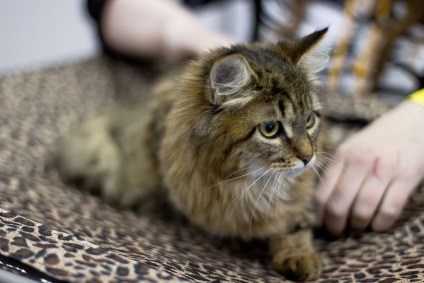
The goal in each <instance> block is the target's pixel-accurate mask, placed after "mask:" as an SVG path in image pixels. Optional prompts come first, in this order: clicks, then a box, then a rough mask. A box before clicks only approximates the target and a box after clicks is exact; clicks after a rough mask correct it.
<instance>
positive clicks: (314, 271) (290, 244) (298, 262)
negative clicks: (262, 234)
mask: <svg viewBox="0 0 424 283" xmlns="http://www.w3.org/2000/svg"><path fill="white" fill-rule="evenodd" d="M270 250H271V254H272V264H273V267H274V269H275V270H276V271H278V272H279V273H281V274H283V275H284V276H285V277H286V278H287V279H290V280H295V281H309V280H315V279H318V278H319V276H320V274H321V258H320V255H319V254H318V252H317V251H316V250H315V248H314V247H313V244H312V231H311V230H310V229H301V230H298V231H296V232H294V233H291V234H288V235H284V236H276V237H273V238H271V239H270Z"/></svg>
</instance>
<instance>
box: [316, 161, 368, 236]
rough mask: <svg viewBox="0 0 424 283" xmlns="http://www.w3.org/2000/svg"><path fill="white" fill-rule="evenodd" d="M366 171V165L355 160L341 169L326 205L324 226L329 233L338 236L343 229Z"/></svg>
mask: <svg viewBox="0 0 424 283" xmlns="http://www.w3.org/2000/svg"><path fill="white" fill-rule="evenodd" d="M368 170H369V166H366V163H364V162H358V161H357V160H353V161H350V162H349V163H348V164H347V166H346V168H344V169H343V172H342V174H341V176H340V178H339V180H338V182H337V185H336V188H335V189H334V190H333V192H332V194H331V195H330V200H331V202H329V203H327V205H326V211H325V215H324V224H325V226H326V228H327V230H328V231H329V232H330V233H332V234H334V235H339V234H340V233H341V232H342V231H343V230H344V229H345V227H346V224H347V219H348V216H349V212H350V208H351V207H352V203H353V200H354V199H355V196H356V194H357V192H358V191H359V189H360V187H361V185H362V182H363V181H364V179H365V177H366V175H367V172H368Z"/></svg>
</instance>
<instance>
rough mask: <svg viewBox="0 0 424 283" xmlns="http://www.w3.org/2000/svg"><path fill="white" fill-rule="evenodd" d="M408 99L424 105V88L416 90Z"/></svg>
mask: <svg viewBox="0 0 424 283" xmlns="http://www.w3.org/2000/svg"><path fill="white" fill-rule="evenodd" d="M408 100H410V101H413V102H416V103H418V104H421V105H422V106H424V88H423V89H420V90H417V91H416V92H414V93H412V94H411V95H409V96H408Z"/></svg>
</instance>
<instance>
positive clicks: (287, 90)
mask: <svg viewBox="0 0 424 283" xmlns="http://www.w3.org/2000/svg"><path fill="white" fill-rule="evenodd" d="M326 31H327V29H322V30H318V31H316V32H314V33H312V34H309V35H307V36H305V37H303V38H301V39H300V40H298V41H295V42H291V43H286V42H280V43H276V44H273V43H258V44H249V45H235V46H233V47H231V48H224V49H220V50H218V51H215V52H212V53H211V54H210V55H209V57H208V58H207V59H206V60H203V61H201V62H200V63H198V64H197V65H195V69H196V68H197V69H196V71H195V72H194V74H195V75H193V73H191V74H190V75H189V76H186V77H185V78H184V79H185V80H186V82H187V84H186V87H187V86H188V87H187V88H186V90H185V91H186V93H188V94H187V96H188V97H189V98H188V100H184V102H182V103H181V104H186V105H185V106H189V110H188V111H186V118H187V119H189V120H190V122H188V123H187V121H185V122H183V123H187V125H190V126H189V127H190V136H189V140H190V144H192V145H193V146H197V147H198V149H197V151H196V152H197V153H196V154H199V155H202V154H206V155H208V154H209V158H210V159H212V160H213V162H215V163H216V164H218V165H217V166H223V167H226V170H227V169H228V170H230V169H231V168H235V167H240V166H243V165H249V164H255V165H257V166H261V167H266V168H272V169H273V170H275V171H285V172H287V174H288V175H296V174H298V173H300V172H301V171H303V170H304V169H305V168H308V167H309V166H311V165H312V164H313V162H314V160H315V155H316V149H317V146H316V142H317V136H318V131H319V123H320V109H321V104H320V102H319V99H318V97H317V95H316V93H315V85H316V84H317V81H316V72H317V71H319V70H320V69H321V68H322V67H323V65H324V64H325V62H326V60H321V59H322V58H321V59H320V60H318V61H319V62H320V63H319V62H318V63H317V60H316V58H314V56H315V55H314V54H313V53H314V52H313V49H314V47H315V45H316V44H317V43H318V42H319V41H320V40H321V39H322V37H323V36H324V34H325V33H326ZM321 57H323V56H322V55H321ZM324 57H326V55H324ZM314 64H315V65H314ZM316 64H318V66H316ZM196 81H197V82H196ZM192 82H195V83H193V84H192ZM199 82H201V84H199ZM190 88H191V89H190ZM200 88H202V89H201V90H200ZM193 93H194V94H193ZM203 150H205V152H204V151H203Z"/></svg>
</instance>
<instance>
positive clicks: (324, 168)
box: [312, 162, 340, 206]
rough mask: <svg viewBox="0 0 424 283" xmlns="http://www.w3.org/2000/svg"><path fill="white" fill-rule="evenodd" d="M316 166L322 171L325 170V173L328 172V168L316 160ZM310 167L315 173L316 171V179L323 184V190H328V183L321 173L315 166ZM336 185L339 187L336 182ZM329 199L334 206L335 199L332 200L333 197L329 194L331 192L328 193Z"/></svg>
mask: <svg viewBox="0 0 424 283" xmlns="http://www.w3.org/2000/svg"><path fill="white" fill-rule="evenodd" d="M316 166H318V167H319V169H321V170H322V171H324V172H326V173H327V174H328V170H327V168H326V167H325V165H323V164H320V163H319V162H316ZM312 169H313V170H314V171H315V173H316V175H317V177H318V179H319V180H320V182H321V183H322V185H323V187H324V190H329V187H328V184H327V183H326V182H325V180H324V178H323V177H322V176H321V174H320V173H319V172H318V171H317V170H316V169H315V166H312ZM336 187H337V188H338V189H340V187H339V185H338V184H336ZM329 200H330V201H331V204H332V205H333V206H334V205H335V201H334V198H333V197H332V196H331V194H330V196H329Z"/></svg>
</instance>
